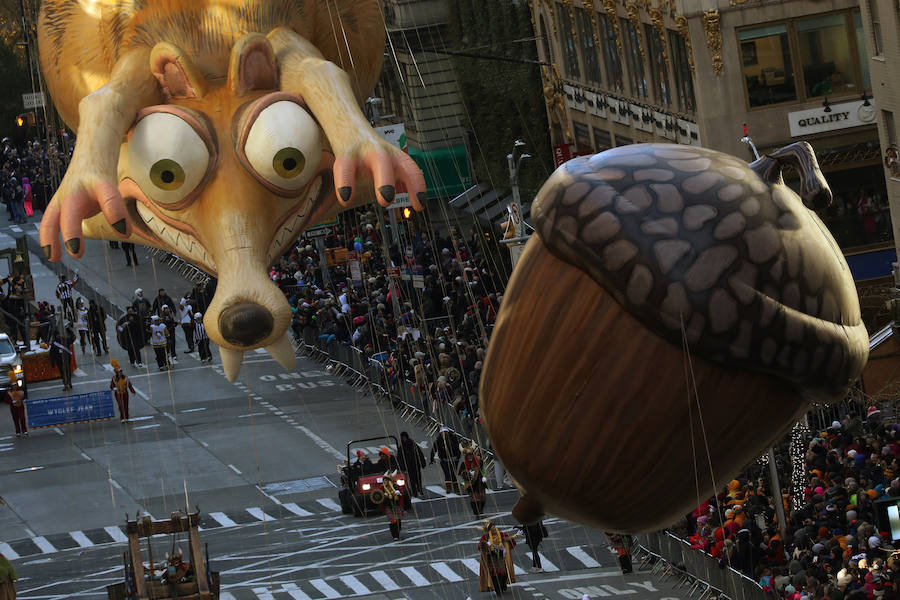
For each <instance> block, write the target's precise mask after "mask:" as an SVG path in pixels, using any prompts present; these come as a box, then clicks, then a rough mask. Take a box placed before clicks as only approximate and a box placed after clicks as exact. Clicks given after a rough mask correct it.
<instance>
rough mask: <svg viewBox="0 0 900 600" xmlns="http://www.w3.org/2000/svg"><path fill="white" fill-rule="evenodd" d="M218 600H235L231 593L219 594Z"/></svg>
mask: <svg viewBox="0 0 900 600" xmlns="http://www.w3.org/2000/svg"><path fill="white" fill-rule="evenodd" d="M219 600H235V597H234V595H233V594H232V593H231V592H219Z"/></svg>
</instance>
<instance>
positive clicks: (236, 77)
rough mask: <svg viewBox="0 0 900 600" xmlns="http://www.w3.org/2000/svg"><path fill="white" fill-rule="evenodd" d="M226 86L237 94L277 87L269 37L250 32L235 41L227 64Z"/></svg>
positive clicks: (275, 65)
mask: <svg viewBox="0 0 900 600" xmlns="http://www.w3.org/2000/svg"><path fill="white" fill-rule="evenodd" d="M228 86H229V87H230V88H231V91H232V92H233V93H234V94H235V95H237V96H243V95H244V94H246V93H247V92H250V91H253V90H276V89H278V65H277V64H276V63H275V51H274V50H272V44H270V43H269V39H268V38H267V37H266V36H264V35H262V34H260V33H250V34H248V35H245V36H244V37H242V38H241V39H239V40H238V41H237V43H236V44H235V45H234V48H233V49H232V50H231V62H230V63H229V65H228Z"/></svg>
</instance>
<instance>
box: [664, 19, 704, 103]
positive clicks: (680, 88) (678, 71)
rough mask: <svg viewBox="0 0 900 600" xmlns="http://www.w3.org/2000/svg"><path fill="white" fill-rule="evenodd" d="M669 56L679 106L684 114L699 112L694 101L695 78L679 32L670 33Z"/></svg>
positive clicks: (685, 46)
mask: <svg viewBox="0 0 900 600" xmlns="http://www.w3.org/2000/svg"><path fill="white" fill-rule="evenodd" d="M669 54H670V55H671V56H672V71H674V73H675V91H676V92H677V94H678V106H679V107H680V108H681V110H683V111H684V112H694V111H695V110H697V104H696V101H695V100H694V77H693V75H692V73H691V65H690V63H689V62H688V55H687V45H686V44H685V43H684V38H683V37H681V34H680V33H678V32H677V31H669Z"/></svg>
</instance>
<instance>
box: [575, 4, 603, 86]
mask: <svg viewBox="0 0 900 600" xmlns="http://www.w3.org/2000/svg"><path fill="white" fill-rule="evenodd" d="M577 14H578V16H577V17H576V18H577V19H578V38H579V41H580V42H581V59H582V60H583V61H584V78H585V80H586V81H589V82H591V83H597V84H599V83H602V82H603V77H602V75H601V74H600V53H599V52H598V51H597V50H598V49H597V47H596V46H595V45H594V27H593V26H592V25H591V17H590V15H589V14H588V12H587V11H586V10H584V9H583V8H579V9H578V13H577Z"/></svg>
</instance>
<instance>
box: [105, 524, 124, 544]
mask: <svg viewBox="0 0 900 600" xmlns="http://www.w3.org/2000/svg"><path fill="white" fill-rule="evenodd" d="M103 531H105V532H106V533H108V534H109V537H111V538H112V539H113V541H114V542H127V541H128V536H127V535H125V534H124V533H122V530H121V529H119V528H118V527H116V526H115V525H108V526H106V527H104V528H103Z"/></svg>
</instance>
